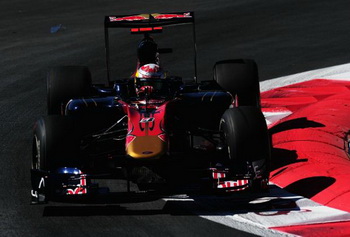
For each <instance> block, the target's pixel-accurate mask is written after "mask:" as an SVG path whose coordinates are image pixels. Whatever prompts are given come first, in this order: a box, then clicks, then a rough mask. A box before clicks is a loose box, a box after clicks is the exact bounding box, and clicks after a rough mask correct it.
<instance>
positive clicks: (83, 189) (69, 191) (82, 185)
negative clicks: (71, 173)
mask: <svg viewBox="0 0 350 237" xmlns="http://www.w3.org/2000/svg"><path fill="white" fill-rule="evenodd" d="M77 186H78V187H76V188H75V189H67V195H81V194H87V188H86V175H81V176H80V184H78V185H77Z"/></svg>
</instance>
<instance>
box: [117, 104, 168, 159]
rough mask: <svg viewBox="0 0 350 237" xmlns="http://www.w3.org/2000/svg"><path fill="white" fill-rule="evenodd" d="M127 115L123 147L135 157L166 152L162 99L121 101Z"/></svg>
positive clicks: (146, 156) (145, 156)
mask: <svg viewBox="0 0 350 237" xmlns="http://www.w3.org/2000/svg"><path fill="white" fill-rule="evenodd" d="M122 103H123V105H124V111H125V113H126V114H127V115H128V133H127V137H126V143H125V149H126V153H127V155H129V156H130V157H132V158H135V159H145V158H159V157H161V156H162V155H164V154H165V153H166V152H167V148H168V139H167V134H166V131H165V129H164V122H165V114H166V113H165V111H166V106H167V104H168V102H165V101H164V100H148V101H146V100H140V101H133V102H132V103H130V104H127V103H125V102H122Z"/></svg>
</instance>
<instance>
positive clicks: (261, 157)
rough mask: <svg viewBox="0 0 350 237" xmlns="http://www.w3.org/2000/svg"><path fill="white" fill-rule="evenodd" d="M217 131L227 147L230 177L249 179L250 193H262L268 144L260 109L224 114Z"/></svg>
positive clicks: (245, 108) (267, 176) (267, 167)
mask: <svg viewBox="0 0 350 237" xmlns="http://www.w3.org/2000/svg"><path fill="white" fill-rule="evenodd" d="M220 130H221V131H222V133H223V136H224V138H223V139H224V141H225V143H226V145H227V150H228V157H227V160H226V163H227V165H228V167H229V169H230V173H231V175H233V176H237V177H239V176H242V175H243V176H251V177H252V182H253V189H255V190H256V191H263V189H266V188H267V183H266V182H268V178H269V169H270V141H269V136H268V131H267V126H266V122H265V118H264V116H263V114H262V112H261V111H260V109H259V108H257V107H253V106H242V107H241V106H240V107H237V108H232V109H228V110H226V111H225V113H224V114H223V116H222V118H221V122H220Z"/></svg>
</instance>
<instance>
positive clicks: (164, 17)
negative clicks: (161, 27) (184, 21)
mask: <svg viewBox="0 0 350 237" xmlns="http://www.w3.org/2000/svg"><path fill="white" fill-rule="evenodd" d="M152 16H153V17H154V19H157V20H168V19H173V18H192V16H191V13H190V12H186V13H183V14H157V13H154V14H152Z"/></svg>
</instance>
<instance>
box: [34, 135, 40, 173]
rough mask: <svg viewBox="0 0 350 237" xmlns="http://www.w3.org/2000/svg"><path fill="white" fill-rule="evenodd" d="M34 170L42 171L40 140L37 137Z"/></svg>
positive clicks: (35, 139) (35, 137) (35, 138)
mask: <svg viewBox="0 0 350 237" xmlns="http://www.w3.org/2000/svg"><path fill="white" fill-rule="evenodd" d="M32 169H40V140H39V139H38V137H37V136H36V135H34V139H33V159H32Z"/></svg>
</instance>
